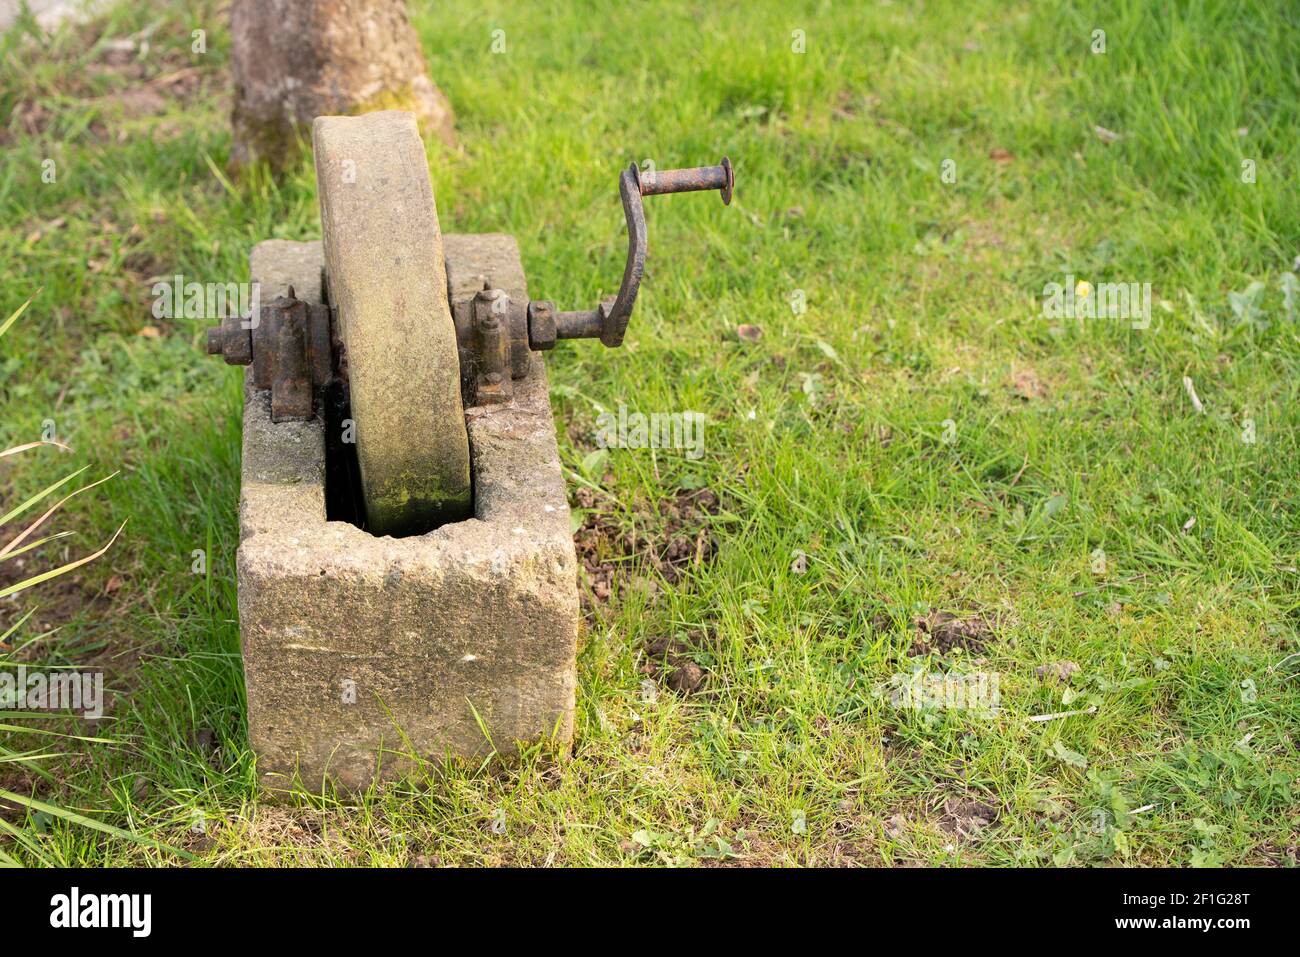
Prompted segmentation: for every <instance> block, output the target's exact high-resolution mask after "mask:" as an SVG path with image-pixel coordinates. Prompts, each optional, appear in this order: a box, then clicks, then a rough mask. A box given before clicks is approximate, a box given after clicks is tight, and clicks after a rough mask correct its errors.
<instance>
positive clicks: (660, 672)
mask: <svg viewBox="0 0 1300 957" xmlns="http://www.w3.org/2000/svg"><path fill="white" fill-rule="evenodd" d="M693 637H694V638H696V639H698V640H702V639H703V636H702V635H701V634H697V635H694V636H693ZM697 647H698V641H697V642H696V643H695V644H693V643H692V641H690V640H687V639H686V638H682V637H671V638H667V637H661V638H655V639H653V640H652V641H650V642H648V643H647V644H646V646H645V653H646V658H645V662H644V663H643V664H642V665H641V673H642V674H644V675H647V676H649V677H651V678H654V679H655V680H656V681H658V682H659V683H660V684H663V685H666V686H667V687H668V688H670V689H672V690H673V691H675V692H677V693H678V694H680V695H690V694H694V693H695V692H697V691H699V690H700V689H701V688H703V687H704V682H705V679H706V678H707V677H708V672H707V671H706V670H705V669H704V668H702V667H701V666H700V665H699V663H698V662H697V661H696V660H695V658H694V654H695V652H696V650H697Z"/></svg>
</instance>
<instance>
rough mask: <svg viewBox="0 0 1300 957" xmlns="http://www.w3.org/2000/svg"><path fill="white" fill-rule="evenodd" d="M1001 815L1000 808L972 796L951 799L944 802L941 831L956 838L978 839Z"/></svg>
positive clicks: (939, 823) (940, 822)
mask: <svg viewBox="0 0 1300 957" xmlns="http://www.w3.org/2000/svg"><path fill="white" fill-rule="evenodd" d="M1000 815H1001V811H1000V810H999V808H998V806H997V805H996V804H994V803H992V802H990V801H985V800H983V799H981V798H976V797H972V796H970V795H963V796H960V797H950V798H947V799H946V800H944V802H943V814H942V815H941V816H940V818H939V821H938V825H939V830H941V831H943V832H944V833H945V834H951V835H954V836H956V837H964V838H971V837H977V836H978V835H979V833H980V832H981V831H983V830H984V829H985V828H986V827H988V826H989V825H991V824H994V823H996V822H997V819H998V817H999V816H1000Z"/></svg>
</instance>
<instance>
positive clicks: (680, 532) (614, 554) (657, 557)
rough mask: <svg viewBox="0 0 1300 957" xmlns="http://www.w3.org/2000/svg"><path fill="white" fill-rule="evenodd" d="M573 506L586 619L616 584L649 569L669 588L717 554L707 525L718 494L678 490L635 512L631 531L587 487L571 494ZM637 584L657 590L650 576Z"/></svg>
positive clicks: (610, 593) (713, 512) (705, 491)
mask: <svg viewBox="0 0 1300 957" xmlns="http://www.w3.org/2000/svg"><path fill="white" fill-rule="evenodd" d="M574 505H575V507H577V508H581V509H584V510H586V511H587V515H586V517H585V518H584V519H583V522H582V527H581V528H579V529H578V531H577V533H576V534H575V535H574V536H573V544H574V546H575V547H576V548H577V551H578V561H579V562H580V563H581V564H582V567H583V570H584V572H585V573H586V578H587V583H588V587H587V589H585V590H584V593H583V596H582V603H583V611H584V613H585V614H586V615H587V616H588V617H589V618H590V617H591V616H592V614H593V612H594V609H595V607H596V606H598V605H601V604H604V603H605V602H607V601H609V598H610V596H611V595H612V594H613V590H614V585H615V582H616V581H619V582H620V583H621V582H626V581H630V580H632V579H633V577H634V576H637V575H640V574H642V573H644V572H647V571H650V570H653V571H655V572H657V573H658V574H659V575H660V576H661V577H662V578H663V580H664V581H665V582H667V583H668V584H669V585H675V584H676V583H677V582H678V581H679V580H680V579H681V577H682V576H683V575H684V574H685V573H686V572H687V571H688V570H689V569H691V568H695V567H698V566H700V565H702V564H704V563H705V562H707V561H709V560H710V559H711V558H712V557H713V556H714V554H715V553H716V552H717V542H716V541H715V539H714V536H713V532H712V529H711V528H710V521H711V519H712V517H713V516H714V515H716V514H717V513H718V511H719V510H720V508H721V506H720V504H719V501H718V496H717V495H715V494H714V493H713V492H712V491H710V490H709V489H706V488H703V489H692V490H683V491H679V492H678V493H677V494H676V495H675V496H674V497H673V498H670V499H665V500H663V501H661V502H659V503H658V504H657V505H655V506H654V507H652V508H645V509H640V510H638V511H637V513H636V515H635V516H634V518H635V522H634V525H633V527H632V528H631V529H626V528H624V527H622V526H621V525H620V523H619V522H618V521H617V519H616V518H615V517H614V516H613V515H612V514H611V513H610V512H606V511H602V510H601V509H600V508H599V506H598V503H597V495H596V493H595V492H593V491H592V490H591V489H589V488H585V487H584V488H579V489H578V490H577V492H576V493H575V495H574ZM638 584H640V585H642V586H643V587H645V588H647V589H650V590H655V589H657V588H658V585H657V584H656V583H655V582H654V581H653V579H650V578H644V579H642V580H640V581H639V582H638Z"/></svg>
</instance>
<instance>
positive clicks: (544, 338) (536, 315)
mask: <svg viewBox="0 0 1300 957" xmlns="http://www.w3.org/2000/svg"><path fill="white" fill-rule="evenodd" d="M528 348H530V349H532V350H534V351H536V352H541V351H543V350H546V349H554V348H555V303H553V302H551V301H549V300H546V299H534V300H533V301H532V302H530V303H529V304H528Z"/></svg>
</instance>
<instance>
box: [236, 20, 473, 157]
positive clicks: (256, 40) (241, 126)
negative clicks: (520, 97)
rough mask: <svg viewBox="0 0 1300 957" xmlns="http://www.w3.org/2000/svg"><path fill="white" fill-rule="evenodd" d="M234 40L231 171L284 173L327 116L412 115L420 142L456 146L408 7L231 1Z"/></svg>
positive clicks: (444, 101) (444, 103) (449, 118)
mask: <svg viewBox="0 0 1300 957" xmlns="http://www.w3.org/2000/svg"><path fill="white" fill-rule="evenodd" d="M230 37H231V44H230V46H231V56H230V62H231V70H232V72H233V74H234V79H235V108H234V114H233V117H232V122H233V125H234V134H235V136H234V146H233V149H232V151H231V157H230V159H231V163H232V164H233V165H235V166H237V167H238V166H243V165H246V164H248V163H250V162H253V161H255V160H259V159H262V160H265V161H267V162H268V163H270V164H271V166H272V167H273V168H276V169H279V168H283V167H284V166H286V165H288V164H289V163H290V162H292V161H293V159H295V158H296V155H297V152H298V149H299V146H300V144H302V143H304V142H307V143H309V142H310V141H311V122H312V120H314V119H315V118H316V117H318V116H324V115H327V114H339V113H366V112H369V111H371V110H381V109H402V110H410V111H411V112H412V113H414V114H415V115H416V118H417V119H418V120H419V123H420V128H421V130H423V131H424V132H425V133H426V134H428V133H432V134H434V135H435V136H437V137H438V138H439V139H441V140H442V141H443V142H444V143H447V144H448V145H454V143H455V130H454V129H453V126H452V121H453V118H452V113H451V106H450V105H449V104H448V103H447V98H446V97H445V96H443V94H442V92H441V91H440V90H439V89H438V88H437V87H436V86H434V85H433V81H432V80H430V79H429V74H428V70H427V68H426V66H425V62H424V54H423V53H422V51H421V50H420V41H419V38H418V37H417V36H416V33H415V29H414V28H413V27H412V26H411V21H410V19H409V18H408V17H407V14H406V3H405V0H234V3H233V4H232V6H231V10H230Z"/></svg>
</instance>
